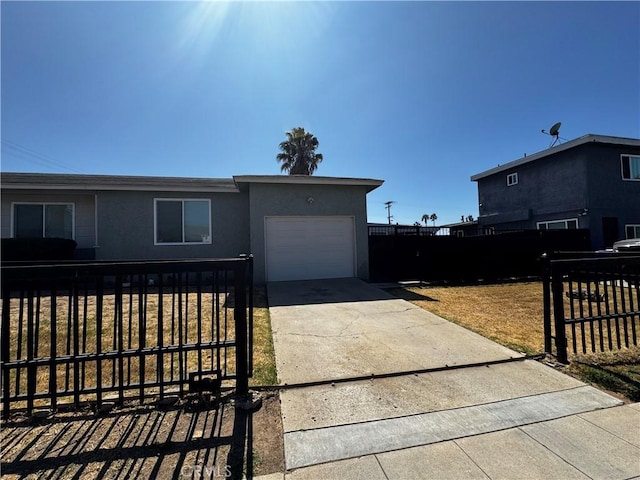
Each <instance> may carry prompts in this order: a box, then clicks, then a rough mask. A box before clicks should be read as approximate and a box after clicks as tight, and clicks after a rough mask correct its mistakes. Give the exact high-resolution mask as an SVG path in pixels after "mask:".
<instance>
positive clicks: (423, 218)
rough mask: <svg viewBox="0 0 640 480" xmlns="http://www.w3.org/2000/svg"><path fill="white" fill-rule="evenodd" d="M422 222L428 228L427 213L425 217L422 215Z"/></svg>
mask: <svg viewBox="0 0 640 480" xmlns="http://www.w3.org/2000/svg"><path fill="white" fill-rule="evenodd" d="M421 220H422V221H423V222H424V225H425V226H427V222H428V221H429V214H428V213H425V214H424V215H422V219H421Z"/></svg>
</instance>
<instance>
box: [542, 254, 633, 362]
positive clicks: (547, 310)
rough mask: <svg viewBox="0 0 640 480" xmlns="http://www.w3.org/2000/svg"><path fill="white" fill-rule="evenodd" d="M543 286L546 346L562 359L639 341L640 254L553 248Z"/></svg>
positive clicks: (545, 271) (627, 345)
mask: <svg viewBox="0 0 640 480" xmlns="http://www.w3.org/2000/svg"><path fill="white" fill-rule="evenodd" d="M576 257H580V258H576ZM589 257H590V258H589ZM543 288H544V331H545V351H546V352H548V353H551V354H553V355H555V356H556V358H557V359H558V361H559V362H561V363H567V361H568V355H569V350H571V351H572V352H573V354H586V353H596V352H605V351H613V350H619V349H622V348H629V347H630V346H632V345H636V346H637V345H638V333H639V330H640V256H638V255H635V256H629V255H622V254H618V255H613V254H607V255H604V256H603V255H597V254H589V253H582V254H576V253H560V254H554V255H551V256H549V257H546V258H545V259H544V274H543Z"/></svg>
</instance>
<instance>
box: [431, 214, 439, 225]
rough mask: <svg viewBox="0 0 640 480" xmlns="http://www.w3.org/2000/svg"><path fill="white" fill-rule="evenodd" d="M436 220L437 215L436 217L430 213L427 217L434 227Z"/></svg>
mask: <svg viewBox="0 0 640 480" xmlns="http://www.w3.org/2000/svg"><path fill="white" fill-rule="evenodd" d="M437 219H438V215H436V214H435V213H432V214H431V216H430V217H429V220H431V221H432V222H433V226H434V227H435V226H436V220H437Z"/></svg>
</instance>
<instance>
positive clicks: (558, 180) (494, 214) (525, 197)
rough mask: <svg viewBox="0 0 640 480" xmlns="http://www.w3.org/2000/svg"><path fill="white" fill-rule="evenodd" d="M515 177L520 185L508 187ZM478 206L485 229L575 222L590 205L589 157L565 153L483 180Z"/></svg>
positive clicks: (534, 226) (578, 153)
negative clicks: (542, 222) (566, 220)
mask: <svg viewBox="0 0 640 480" xmlns="http://www.w3.org/2000/svg"><path fill="white" fill-rule="evenodd" d="M564 153H567V154H568V155H563V154H564ZM511 173H517V174H518V183H517V185H513V186H507V181H506V179H507V175H509V174H511ZM478 202H479V205H481V206H480V216H479V222H480V224H481V225H483V226H488V225H495V226H500V227H502V226H503V225H505V226H506V225H509V227H508V228H516V227H515V225H516V224H517V225H519V226H520V227H519V228H536V222H538V221H548V220H561V219H565V218H575V217H576V215H578V213H580V212H582V210H583V209H584V208H585V205H586V163H585V157H584V155H583V154H582V153H580V152H577V153H576V152H575V151H570V152H561V153H559V154H558V155H552V156H550V157H546V158H543V159H539V160H536V161H534V162H531V163H528V164H524V165H520V166H518V167H515V168H511V169H509V170H507V171H504V172H499V173H497V174H494V175H491V176H489V177H485V178H482V179H480V180H479V181H478Z"/></svg>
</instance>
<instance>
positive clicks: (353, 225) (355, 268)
mask: <svg viewBox="0 0 640 480" xmlns="http://www.w3.org/2000/svg"><path fill="white" fill-rule="evenodd" d="M272 218H274V219H287V220H295V219H303V220H311V219H314V218H322V219H350V220H351V228H352V232H351V233H352V235H353V237H352V238H353V242H352V245H351V248H352V252H353V264H352V270H353V274H354V277H356V278H357V277H358V237H357V229H356V216H355V215H310V216H307V215H265V217H264V218H263V232H264V234H263V248H264V278H265V281H267V282H268V281H269V265H268V259H267V257H268V255H267V254H268V250H267V221H268V220H269V219H272Z"/></svg>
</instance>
